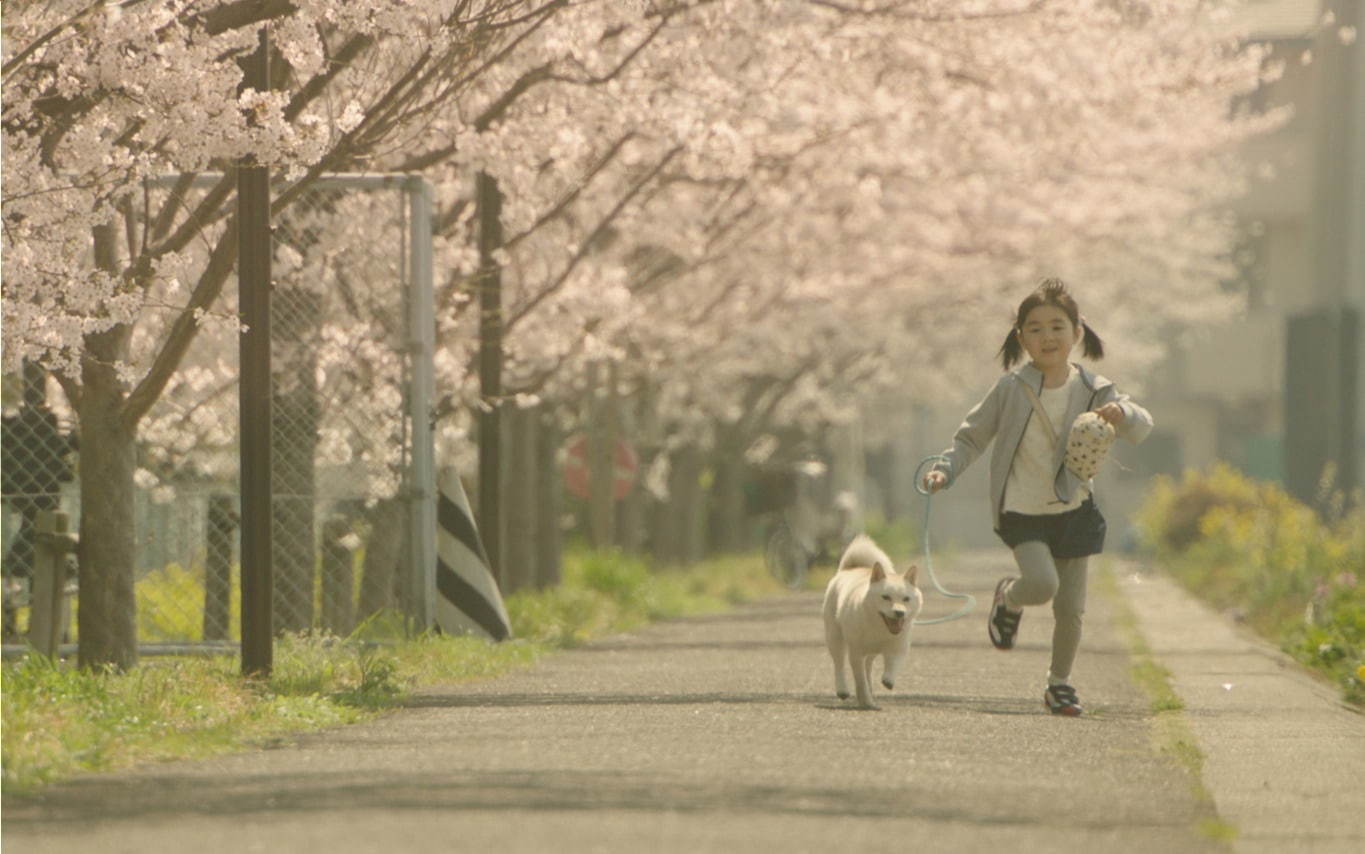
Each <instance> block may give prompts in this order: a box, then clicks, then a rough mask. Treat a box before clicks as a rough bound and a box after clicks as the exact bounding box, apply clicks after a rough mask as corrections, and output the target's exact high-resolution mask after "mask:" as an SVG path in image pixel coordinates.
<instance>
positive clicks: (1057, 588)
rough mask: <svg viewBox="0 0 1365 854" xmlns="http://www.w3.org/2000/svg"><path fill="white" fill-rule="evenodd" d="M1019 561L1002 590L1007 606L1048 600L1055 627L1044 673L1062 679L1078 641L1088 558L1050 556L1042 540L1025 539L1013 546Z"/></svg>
mask: <svg viewBox="0 0 1365 854" xmlns="http://www.w3.org/2000/svg"><path fill="white" fill-rule="evenodd" d="M1014 560H1015V562H1016V563H1018V564H1019V572H1020V573H1021V575H1020V577H1019V578H1016V579H1015V580H1014V582H1013V583H1012V584H1010V586H1009V589H1008V590H1007V591H1006V592H1005V604H1007V605H1008V606H1009V607H1011V608H1022V607H1024V606H1026V605H1042V604H1043V603H1045V602H1047V601H1048V600H1049V599H1051V600H1052V614H1053V616H1054V617H1055V618H1056V621H1057V624H1056V627H1055V628H1054V629H1053V630H1052V669H1051V671H1049V673H1048V676H1049V678H1050V679H1053V680H1055V681H1059V682H1064V681H1066V680H1067V679H1069V678H1070V677H1071V665H1072V664H1074V663H1075V661H1076V650H1077V648H1079V647H1080V645H1081V617H1082V615H1084V614H1085V577H1086V572H1085V570H1086V562H1087V560H1088V558H1083V557H1077V558H1060V559H1057V560H1054V559H1053V557H1052V551H1051V550H1050V549H1049V548H1048V547H1047V544H1046V543H1042V542H1039V541H1038V540H1029V541H1028V542H1023V543H1020V544H1019V545H1017V546H1015V547H1014Z"/></svg>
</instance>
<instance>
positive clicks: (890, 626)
mask: <svg viewBox="0 0 1365 854" xmlns="http://www.w3.org/2000/svg"><path fill="white" fill-rule="evenodd" d="M882 621H883V622H885V623H886V630H887V631H889V632H890V633H891V634H893V635H898V634H900V633H901V629H903V628H905V618H904V617H896V618H895V619H892V618H890V617H888V616H886V615H885V614H883V615H882Z"/></svg>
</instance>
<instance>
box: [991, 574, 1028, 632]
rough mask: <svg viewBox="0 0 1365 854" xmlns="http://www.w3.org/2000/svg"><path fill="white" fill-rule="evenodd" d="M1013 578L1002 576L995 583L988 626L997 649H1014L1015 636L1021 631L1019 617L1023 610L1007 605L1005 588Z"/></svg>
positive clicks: (1022, 614)
mask: <svg viewBox="0 0 1365 854" xmlns="http://www.w3.org/2000/svg"><path fill="white" fill-rule="evenodd" d="M1013 580H1014V579H1013V578H1002V579H1000V583H999V584H997V585H995V601H994V602H992V603H991V614H990V621H989V622H988V623H987V624H986V628H987V629H988V630H989V631H990V634H991V643H992V644H994V645H995V648H996V649H1014V636H1015V634H1016V633H1017V632H1018V631H1019V618H1020V617H1022V616H1024V612H1023V611H1011V610H1010V609H1009V608H1007V607H1005V588H1006V587H1008V586H1009V584H1010V582H1011V581H1013Z"/></svg>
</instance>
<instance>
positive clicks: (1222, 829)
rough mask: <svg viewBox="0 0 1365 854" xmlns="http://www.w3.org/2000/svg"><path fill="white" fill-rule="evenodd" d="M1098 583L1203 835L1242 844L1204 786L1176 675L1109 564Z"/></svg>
mask: <svg viewBox="0 0 1365 854" xmlns="http://www.w3.org/2000/svg"><path fill="white" fill-rule="evenodd" d="M1095 580H1096V581H1098V582H1099V584H1098V587H1099V589H1100V591H1101V593H1102V595H1103V596H1104V597H1105V598H1106V599H1107V600H1109V602H1110V603H1111V604H1112V606H1113V608H1114V615H1115V624H1116V625H1117V626H1118V630H1119V634H1120V635H1121V636H1122V638H1123V640H1124V642H1125V644H1126V645H1127V646H1128V650H1129V660H1130V662H1131V663H1130V665H1129V668H1130V670H1129V673H1130V675H1131V676H1132V679H1133V682H1134V683H1135V684H1136V685H1137V686H1138V687H1139V688H1140V689H1141V690H1142V691H1143V693H1145V694H1146V695H1147V698H1148V701H1149V703H1150V708H1151V711H1152V744H1153V745H1154V746H1155V747H1156V749H1157V751H1158V752H1159V753H1161V754H1162V755H1164V756H1167V757H1169V758H1170V760H1171V761H1172V762H1174V763H1175V765H1176V766H1177V767H1179V768H1180V769H1181V770H1182V771H1184V773H1185V775H1186V779H1187V780H1188V781H1189V785H1190V792H1191V794H1192V795H1193V796H1194V799H1195V802H1196V804H1197V805H1198V809H1199V812H1200V818H1199V821H1198V825H1197V829H1198V831H1199V832H1200V833H1201V834H1202V835H1203V836H1205V837H1207V838H1210V839H1213V840H1217V841H1222V842H1231V841H1232V840H1234V839H1236V838H1237V828H1236V827H1235V826H1233V825H1231V824H1229V823H1228V822H1226V821H1224V820H1223V819H1222V818H1220V817H1219V816H1218V811H1217V809H1216V807H1215V805H1214V802H1213V795H1212V794H1210V793H1209V790H1208V788H1207V787H1206V786H1205V785H1204V751H1203V750H1201V749H1200V747H1199V742H1198V741H1197V740H1196V739H1195V737H1194V732H1193V730H1191V729H1190V724H1189V721H1188V720H1187V719H1186V718H1185V714H1184V711H1185V702H1184V701H1183V700H1181V699H1180V695H1179V694H1177V693H1176V692H1175V688H1173V687H1172V686H1171V672H1170V671H1169V670H1167V669H1166V667H1165V666H1164V665H1162V664H1161V662H1159V661H1157V659H1156V656H1155V655H1153V654H1152V648H1151V646H1149V645H1148V643H1147V639H1146V638H1145V637H1143V635H1142V630H1141V629H1140V628H1139V627H1138V620H1137V614H1136V613H1134V611H1133V606H1132V605H1131V604H1129V602H1128V600H1127V599H1126V598H1124V596H1123V593H1122V592H1121V591H1120V590H1119V584H1118V577H1117V576H1116V575H1115V573H1114V569H1113V566H1112V565H1110V564H1109V563H1108V562H1105V563H1104V564H1102V565H1101V571H1100V572H1099V573H1097V577H1096V579H1095Z"/></svg>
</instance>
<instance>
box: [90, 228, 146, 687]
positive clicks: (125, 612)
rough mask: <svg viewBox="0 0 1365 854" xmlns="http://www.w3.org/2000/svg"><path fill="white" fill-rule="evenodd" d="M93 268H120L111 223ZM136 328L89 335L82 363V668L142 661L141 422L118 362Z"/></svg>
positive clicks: (97, 241) (100, 232)
mask: <svg viewBox="0 0 1365 854" xmlns="http://www.w3.org/2000/svg"><path fill="white" fill-rule="evenodd" d="M93 231H94V247H95V264H96V266H97V267H99V268H100V269H101V270H105V271H106V272H115V271H117V269H118V259H117V255H116V249H115V239H116V238H115V233H114V228H113V226H112V225H102V226H97V227H96V228H95V229H94V230H93ZM131 331H132V330H131V329H130V328H129V327H127V326H115V327H114V328H112V329H109V330H107V331H105V332H101V333H98V334H94V335H89V336H87V337H86V340H85V345H86V352H85V356H84V358H83V360H82V362H81V385H82V389H81V397H80V408H79V412H80V425H81V435H80V480H81V490H80V495H81V525H80V547H79V549H78V550H77V560H78V561H79V565H80V593H79V597H78V602H79V605H80V629H79V631H80V639H79V641H78V644H77V647H78V658H79V661H80V666H81V667H83V668H87V669H90V668H98V667H103V666H106V665H112V666H113V667H115V668H119V669H127V668H129V667H132V666H133V665H135V664H137V654H138V650H137V597H136V596H135V594H134V592H133V584H134V581H135V577H136V575H135V573H136V561H137V538H136V537H137V525H136V520H135V517H134V512H133V507H134V503H135V502H134V497H135V495H136V489H135V486H134V481H133V475H134V473H136V471H137V444H136V438H137V425H136V423H133V424H129V423H127V418H126V411H125V408H124V403H125V401H126V399H127V395H126V392H125V390H124V387H123V383H122V382H121V381H120V380H119V377H118V374H117V372H116V371H115V367H114V366H115V365H116V364H117V363H119V362H122V361H124V360H126V359H127V357H128V340H129V337H130V335H131Z"/></svg>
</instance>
